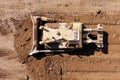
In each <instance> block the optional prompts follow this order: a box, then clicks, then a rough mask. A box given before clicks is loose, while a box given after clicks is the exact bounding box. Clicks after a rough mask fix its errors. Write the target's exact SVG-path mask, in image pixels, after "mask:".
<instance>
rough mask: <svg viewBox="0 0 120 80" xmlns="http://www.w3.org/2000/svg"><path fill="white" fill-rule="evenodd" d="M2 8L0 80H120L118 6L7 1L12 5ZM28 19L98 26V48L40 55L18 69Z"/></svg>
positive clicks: (110, 1) (27, 41) (105, 0)
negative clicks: (101, 44)
mask: <svg viewBox="0 0 120 80" xmlns="http://www.w3.org/2000/svg"><path fill="white" fill-rule="evenodd" d="M13 2H14V3H13ZM5 3H6V4H7V3H8V4H7V7H5V8H0V9H1V10H3V12H4V13H5V14H4V15H3V12H2V11H1V12H0V16H1V18H2V19H1V21H0V43H1V44H2V46H1V45H0V61H1V66H0V79H2V80H15V79H18V80H23V79H25V78H26V80H119V79H120V76H119V75H120V60H119V58H120V54H119V52H120V49H119V47H120V45H119V44H120V32H119V26H120V8H119V5H120V1H119V0H85V1H83V0H74V1H71V0H43V1H41V0H40V1H39V0H35V1H30V0H25V1H24V0H20V1H14V0H12V3H10V2H9V1H8V2H7V0H4V2H2V3H1V4H2V5H6V4H5ZM18 4H19V5H18ZM4 9H8V11H4ZM10 9H11V10H12V11H10ZM29 14H32V15H39V16H46V17H51V18H55V19H58V20H59V21H60V22H61V21H62V22H64V21H65V22H82V23H84V24H85V26H86V27H92V28H95V27H96V25H97V24H99V23H101V24H103V25H104V48H103V50H101V51H97V50H96V48H95V47H94V46H93V45H88V46H86V47H85V49H84V50H82V51H81V50H78V51H75V52H70V53H62V54H57V53H56V54H53V53H52V54H49V55H45V54H43V53H41V54H36V55H34V56H31V57H29V58H28V61H27V62H26V63H24V64H22V62H23V61H24V59H25V58H26V57H27V55H28V54H29V52H30V51H31V47H32V22H31V19H30V15H29ZM59 21H58V22H59ZM3 66H4V67H3ZM13 75H14V76H13Z"/></svg>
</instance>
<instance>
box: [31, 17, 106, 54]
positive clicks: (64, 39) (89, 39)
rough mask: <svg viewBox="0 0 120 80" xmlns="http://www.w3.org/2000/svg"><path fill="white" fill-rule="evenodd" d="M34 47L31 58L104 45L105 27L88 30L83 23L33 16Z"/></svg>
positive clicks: (98, 26) (100, 25) (98, 25)
mask: <svg viewBox="0 0 120 80" xmlns="http://www.w3.org/2000/svg"><path fill="white" fill-rule="evenodd" d="M31 19H32V23H33V45H32V49H31V52H30V53H29V56H32V55H34V54H37V53H53V52H65V51H68V50H76V49H83V48H84V46H86V45H88V44H91V43H93V44H95V45H96V46H97V48H99V49H101V48H103V47H104V45H103V25H102V24H97V27H96V28H87V27H85V26H84V24H83V23H81V22H67V21H60V20H57V19H53V18H48V17H45V16H33V15H32V16H31Z"/></svg>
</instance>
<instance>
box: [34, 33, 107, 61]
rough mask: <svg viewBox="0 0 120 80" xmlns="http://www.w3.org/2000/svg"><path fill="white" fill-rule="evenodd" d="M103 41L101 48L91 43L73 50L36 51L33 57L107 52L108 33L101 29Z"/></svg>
mask: <svg viewBox="0 0 120 80" xmlns="http://www.w3.org/2000/svg"><path fill="white" fill-rule="evenodd" d="M103 43H104V47H103V48H101V49H98V48H97V46H96V45H95V44H93V43H91V44H88V45H83V46H84V47H83V48H82V49H75V50H66V51H65V52H57V53H56V52H54V53H37V54H34V55H33V57H34V58H36V59H38V60H40V59H41V58H43V57H45V56H50V55H60V56H62V54H69V55H77V56H82V55H84V56H90V55H94V53H95V51H101V52H102V53H103V54H108V45H109V44H108V33H107V32H105V31H103Z"/></svg>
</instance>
